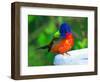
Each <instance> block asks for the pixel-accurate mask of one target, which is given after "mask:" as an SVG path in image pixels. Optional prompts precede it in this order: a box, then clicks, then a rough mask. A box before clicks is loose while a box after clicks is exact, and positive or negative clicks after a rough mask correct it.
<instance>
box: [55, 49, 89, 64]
mask: <svg viewBox="0 0 100 82" xmlns="http://www.w3.org/2000/svg"><path fill="white" fill-rule="evenodd" d="M67 53H68V54H70V55H68V54H66V53H64V55H62V54H57V55H56V56H55V58H54V65H86V64H88V49H87V48H86V49H80V50H73V51H69V52H67Z"/></svg>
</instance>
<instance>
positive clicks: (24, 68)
mask: <svg viewBox="0 0 100 82" xmlns="http://www.w3.org/2000/svg"><path fill="white" fill-rule="evenodd" d="M20 11H21V18H20V20H21V25H20V26H21V38H20V41H21V48H20V49H21V50H20V51H21V53H20V54H21V57H20V58H21V59H20V61H21V64H20V66H21V75H37V74H54V73H65V72H66V73H70V72H84V71H94V11H92V10H91V11H87V10H73V9H52V8H49V9H48V8H38V7H34V8H33V7H21V9H20ZM80 11H81V12H80ZM29 14H31V15H37V14H38V15H53V16H70V17H71V16H73V17H88V31H89V32H88V54H89V55H88V64H87V65H82V66H78V65H72V66H69V65H68V66H59V67H58V66H41V67H28V65H27V64H28V54H27V53H28V49H27V48H28V47H27V46H28V45H27V43H28V22H27V20H28V15H29ZM91 44H92V45H91ZM71 68H74V69H71ZM78 68H80V69H78ZM46 69H48V70H49V71H48V70H46ZM61 69H63V70H61ZM66 69H67V70H66Z"/></svg>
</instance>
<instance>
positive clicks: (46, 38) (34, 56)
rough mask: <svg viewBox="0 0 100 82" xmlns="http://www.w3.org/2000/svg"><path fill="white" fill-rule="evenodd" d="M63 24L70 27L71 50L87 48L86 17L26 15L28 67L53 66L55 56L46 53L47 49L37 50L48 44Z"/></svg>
mask: <svg viewBox="0 0 100 82" xmlns="http://www.w3.org/2000/svg"><path fill="white" fill-rule="evenodd" d="M63 22H66V23H68V24H69V25H70V26H71V29H72V32H73V35H74V39H75V40H74V46H73V48H72V50H76V49H82V48H87V47H88V41H87V32H88V28H87V26H88V19H87V17H67V16H66V17H64V16H35V15H28V66H47V65H53V60H54V56H55V54H53V53H51V52H48V51H47V49H40V50H39V49H37V48H39V47H40V46H44V45H46V44H48V43H49V42H50V41H51V40H52V38H53V35H54V33H55V32H56V31H57V30H58V28H59V25H60V24H62V23H63Z"/></svg>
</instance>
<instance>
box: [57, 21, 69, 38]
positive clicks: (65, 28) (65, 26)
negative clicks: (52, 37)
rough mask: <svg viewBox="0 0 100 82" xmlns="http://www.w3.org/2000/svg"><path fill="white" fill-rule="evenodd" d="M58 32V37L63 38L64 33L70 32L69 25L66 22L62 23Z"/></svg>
mask: <svg viewBox="0 0 100 82" xmlns="http://www.w3.org/2000/svg"><path fill="white" fill-rule="evenodd" d="M59 32H60V37H61V38H65V37H66V33H71V27H70V26H69V25H68V24H67V23H62V24H61V26H60V29H59Z"/></svg>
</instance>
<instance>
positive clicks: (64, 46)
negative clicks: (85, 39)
mask: <svg viewBox="0 0 100 82" xmlns="http://www.w3.org/2000/svg"><path fill="white" fill-rule="evenodd" d="M73 45H74V38H73V35H72V33H66V38H63V39H61V40H60V41H59V42H57V43H55V44H53V46H52V48H51V52H52V53H60V54H63V53H65V52H68V51H69V50H70V49H71V48H72V47H73Z"/></svg>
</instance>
